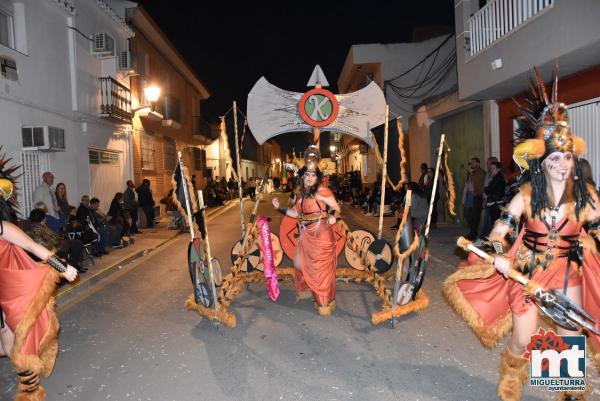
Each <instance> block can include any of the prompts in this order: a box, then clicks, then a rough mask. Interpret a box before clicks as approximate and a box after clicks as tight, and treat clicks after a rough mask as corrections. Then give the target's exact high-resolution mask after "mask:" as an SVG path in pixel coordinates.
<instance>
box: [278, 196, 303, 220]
mask: <svg viewBox="0 0 600 401" xmlns="http://www.w3.org/2000/svg"><path fill="white" fill-rule="evenodd" d="M272 202H273V206H274V207H275V209H277V210H279V211H280V212H282V213H284V214H285V215H287V216H289V217H291V218H293V219H296V218H298V212H297V211H295V210H294V209H292V208H287V207H286V208H282V207H281V204H280V203H279V199H277V198H273V201H272Z"/></svg>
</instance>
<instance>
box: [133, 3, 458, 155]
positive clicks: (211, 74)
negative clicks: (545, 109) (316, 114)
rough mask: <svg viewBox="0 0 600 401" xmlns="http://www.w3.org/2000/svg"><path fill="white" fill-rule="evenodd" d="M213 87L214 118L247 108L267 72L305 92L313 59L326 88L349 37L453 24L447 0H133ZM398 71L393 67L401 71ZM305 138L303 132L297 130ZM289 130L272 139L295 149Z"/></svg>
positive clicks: (377, 37) (393, 35)
mask: <svg viewBox="0 0 600 401" xmlns="http://www.w3.org/2000/svg"><path fill="white" fill-rule="evenodd" d="M139 4H140V5H142V6H143V7H144V8H145V9H146V11H148V13H149V14H150V15H151V16H152V17H153V18H154V20H155V21H156V22H157V24H158V25H159V26H160V28H161V29H162V30H163V32H164V33H165V34H166V36H167V37H168V38H169V39H170V40H171V42H172V43H173V44H174V45H175V47H177V49H178V50H179V52H180V53H181V54H182V55H183V56H184V57H185V58H186V60H187V62H188V63H189V64H190V65H191V66H192V68H193V69H194V70H195V72H196V74H197V75H198V77H199V78H200V79H201V80H202V82H204V84H205V85H206V86H207V87H208V89H209V91H210V92H211V97H210V98H209V99H208V100H206V101H204V102H203V103H202V114H203V115H204V117H205V118H206V119H207V120H209V121H213V122H214V121H218V116H220V115H223V114H224V113H225V112H227V110H229V108H230V107H231V104H232V101H233V100H237V102H238V106H239V107H240V109H241V110H242V111H243V112H244V113H245V111H246V99H247V95H248V92H250V89H251V88H252V86H253V85H254V83H255V82H256V81H257V80H258V79H259V78H260V77H261V76H263V75H264V76H265V77H266V78H267V80H268V81H269V82H271V83H272V84H274V85H276V86H278V87H280V88H282V89H286V90H292V91H296V92H305V91H306V90H307V88H306V82H307V81H308V78H309V77H310V74H311V72H312V70H313V68H314V66H315V65H316V64H319V65H320V66H321V67H322V68H323V71H324V72H325V75H326V77H327V80H328V81H329V84H330V85H331V86H330V88H329V89H330V90H331V91H333V92H334V93H338V91H337V85H336V82H337V79H338V77H339V74H340V72H341V69H342V66H343V64H344V61H345V59H346V56H347V54H348V51H349V49H350V46H352V45H353V44H365V43H396V42H409V41H411V38H412V32H413V28H415V27H423V26H434V25H446V26H448V27H449V28H450V29H451V30H452V31H453V30H454V1H453V0H423V1H419V2H412V1H411V2H409V1H391V2H390V1H360V2H358V1H335V2H330V3H329V4H332V5H333V6H332V7H328V6H327V5H328V2H324V1H316V2H291V1H289V2H284V1H282V2H279V4H277V3H275V4H276V5H273V2H259V1H244V2H239V3H236V2H227V1H222V0H221V1H219V0H217V1H215V0H209V1H194V2H192V1H181V0H169V1H165V0H142V1H139ZM400 72H402V71H399V73H400ZM298 136H301V137H302V139H301V140H300V142H302V141H303V140H304V137H305V135H303V134H298ZM293 137H294V134H286V135H283V136H280V137H278V138H277V140H278V142H279V143H280V144H281V145H282V148H283V149H284V150H289V149H290V148H291V146H296V149H298V148H299V146H302V145H299V141H298V140H294V138H293Z"/></svg>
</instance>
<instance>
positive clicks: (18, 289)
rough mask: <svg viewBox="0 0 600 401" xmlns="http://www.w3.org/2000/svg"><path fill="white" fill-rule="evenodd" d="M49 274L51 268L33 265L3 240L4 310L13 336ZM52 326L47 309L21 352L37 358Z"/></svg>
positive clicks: (0, 291) (0, 281)
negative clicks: (49, 326)
mask: <svg viewBox="0 0 600 401" xmlns="http://www.w3.org/2000/svg"><path fill="white" fill-rule="evenodd" d="M49 270H50V267H49V266H48V265H43V264H41V263H37V262H35V261H33V260H32V259H31V258H30V257H29V255H27V253H26V252H25V251H24V250H23V249H21V248H20V247H18V246H16V245H13V244H11V243H9V242H7V241H3V240H0V306H1V307H2V310H3V311H4V314H5V315H6V324H7V325H8V327H9V328H10V329H11V330H12V331H13V332H14V331H15V330H16V328H17V325H18V324H19V322H20V321H21V318H22V317H23V315H24V314H25V312H26V311H27V308H28V307H29V305H30V304H31V302H32V301H33V299H34V297H35V296H36V294H37V292H38V289H39V288H40V286H41V285H42V281H43V280H44V278H45V277H46V274H48V272H49ZM48 325H49V317H48V312H47V311H46V309H44V310H43V311H42V312H41V313H40V314H39V315H38V316H37V320H36V322H35V324H34V325H33V327H32V329H31V331H30V332H29V335H28V336H27V340H26V341H25V343H24V344H23V347H22V348H21V350H18V351H20V352H21V353H23V354H27V355H36V354H37V353H38V346H39V345H40V342H41V340H42V338H43V336H44V334H45V333H46V331H47V328H48Z"/></svg>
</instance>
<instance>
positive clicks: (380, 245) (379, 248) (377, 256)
mask: <svg viewBox="0 0 600 401" xmlns="http://www.w3.org/2000/svg"><path fill="white" fill-rule="evenodd" d="M367 258H368V260H369V263H371V265H372V266H373V267H374V268H375V270H376V271H377V273H379V274H383V273H385V272H387V271H388V270H390V267H392V263H394V254H393V252H392V247H391V246H390V245H389V244H388V243H387V242H386V240H384V239H378V240H375V241H374V242H372V243H371V244H370V245H369V248H368V251H367Z"/></svg>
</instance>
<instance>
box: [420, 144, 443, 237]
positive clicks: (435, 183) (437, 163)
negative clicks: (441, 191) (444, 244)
mask: <svg viewBox="0 0 600 401" xmlns="http://www.w3.org/2000/svg"><path fill="white" fill-rule="evenodd" d="M445 137H446V135H444V134H442V136H441V138H440V147H439V148H438V156H437V162H436V165H435V176H434V179H433V187H432V189H431V199H430V200H429V213H428V214H427V225H426V226H425V238H428V237H429V223H431V213H432V212H433V204H434V202H435V193H436V191H437V183H438V178H439V176H440V164H441V162H442V152H443V150H444V139H445Z"/></svg>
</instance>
